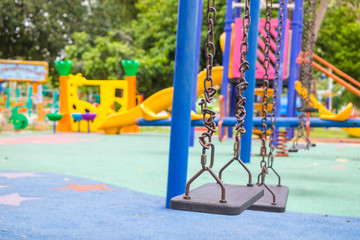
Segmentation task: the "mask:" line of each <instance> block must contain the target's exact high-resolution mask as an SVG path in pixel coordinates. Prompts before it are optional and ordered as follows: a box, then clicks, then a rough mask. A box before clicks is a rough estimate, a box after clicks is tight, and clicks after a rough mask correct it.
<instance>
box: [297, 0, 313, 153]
mask: <svg viewBox="0 0 360 240" xmlns="http://www.w3.org/2000/svg"><path fill="white" fill-rule="evenodd" d="M316 5H317V1H316V0H308V1H306V2H304V23H303V37H302V45H301V50H302V56H301V59H302V62H301V65H300V73H299V81H300V83H301V85H302V90H301V91H302V93H301V94H299V95H300V100H301V108H300V113H299V115H298V118H299V127H298V132H297V137H296V139H295V140H294V142H297V141H298V140H299V139H300V138H303V139H305V140H306V143H307V145H308V146H307V148H308V147H309V144H311V143H310V140H309V139H308V138H307V137H306V134H305V130H306V120H305V113H304V110H305V108H306V107H307V106H310V105H311V104H310V103H311V100H310V93H311V86H312V83H313V67H312V62H313V56H312V53H313V52H314V47H315V33H314V27H315V14H316ZM305 92H307V94H304V93H305ZM303 95H307V97H306V98H305V97H304V96H303Z"/></svg>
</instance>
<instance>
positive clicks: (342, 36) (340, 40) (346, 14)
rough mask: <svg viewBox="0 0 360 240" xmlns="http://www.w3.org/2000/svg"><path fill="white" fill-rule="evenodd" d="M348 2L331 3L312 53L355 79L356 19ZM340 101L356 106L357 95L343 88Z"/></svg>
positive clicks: (359, 70)
mask: <svg viewBox="0 0 360 240" xmlns="http://www.w3.org/2000/svg"><path fill="white" fill-rule="evenodd" d="M357 14H358V13H357V11H356V10H354V9H351V8H349V7H348V6H344V5H343V6H337V5H336V6H332V7H331V8H329V9H328V11H327V15H326V16H325V18H324V21H323V23H322V25H321V28H320V31H319V36H318V39H317V42H316V50H315V53H316V54H318V55H320V56H321V57H323V58H324V59H325V60H327V61H328V62H330V63H331V64H333V65H335V66H336V67H337V68H339V69H341V70H342V71H344V72H345V73H347V74H348V75H350V76H352V77H353V78H355V79H360V61H359V59H360V52H359V42H360V21H359V19H357ZM341 99H342V100H343V101H344V102H348V101H352V102H354V104H355V105H357V106H358V107H360V101H359V97H357V96H356V95H354V94H352V93H351V92H349V91H347V90H346V91H344V93H343V95H342V98H341Z"/></svg>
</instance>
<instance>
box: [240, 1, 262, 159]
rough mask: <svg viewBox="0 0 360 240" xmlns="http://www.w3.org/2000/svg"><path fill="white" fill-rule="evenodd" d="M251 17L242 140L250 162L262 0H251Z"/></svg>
mask: <svg viewBox="0 0 360 240" xmlns="http://www.w3.org/2000/svg"><path fill="white" fill-rule="evenodd" d="M250 17H251V25H250V29H249V35H248V39H249V51H248V55H247V61H249V63H250V69H249V70H247V71H246V73H245V77H246V79H247V81H248V82H249V85H248V87H247V89H246V91H244V96H245V97H246V105H245V109H246V117H245V123H244V127H245V129H246V133H245V134H244V135H243V136H242V140H241V153H240V155H241V160H242V161H243V162H245V163H248V162H250V156H251V137H252V129H253V127H254V124H253V115H254V98H255V81H256V79H255V72H256V60H257V55H256V51H257V48H258V44H257V40H258V33H259V19H260V1H251V2H250Z"/></svg>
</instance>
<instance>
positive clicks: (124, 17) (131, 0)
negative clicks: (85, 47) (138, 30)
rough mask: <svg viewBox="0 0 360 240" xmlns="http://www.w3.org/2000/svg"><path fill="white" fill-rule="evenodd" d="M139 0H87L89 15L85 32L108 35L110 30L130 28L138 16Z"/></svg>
mask: <svg viewBox="0 0 360 240" xmlns="http://www.w3.org/2000/svg"><path fill="white" fill-rule="evenodd" d="M136 2H138V0H96V1H94V0H87V1H86V5H87V6H88V16H87V18H86V21H85V29H84V30H85V32H87V33H89V34H90V35H96V36H106V35H107V34H108V31H110V30H116V29H121V30H122V31H124V29H126V28H129V27H128V25H129V23H130V22H131V21H132V20H133V19H135V18H136V15H137V9H136V8H135V3H136Z"/></svg>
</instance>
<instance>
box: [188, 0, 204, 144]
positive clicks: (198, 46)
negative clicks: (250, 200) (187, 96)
mask: <svg viewBox="0 0 360 240" xmlns="http://www.w3.org/2000/svg"><path fill="white" fill-rule="evenodd" d="M198 2H199V5H198V17H197V19H198V20H197V30H196V48H195V49H196V52H195V66H194V81H193V92H192V103H191V109H192V110H193V111H194V112H196V100H197V76H198V73H199V66H200V50H201V27H202V15H203V5H204V3H203V0H198ZM194 140H195V128H194V127H191V128H190V147H193V146H194Z"/></svg>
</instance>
